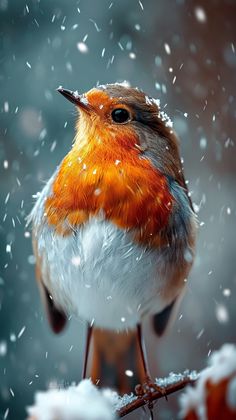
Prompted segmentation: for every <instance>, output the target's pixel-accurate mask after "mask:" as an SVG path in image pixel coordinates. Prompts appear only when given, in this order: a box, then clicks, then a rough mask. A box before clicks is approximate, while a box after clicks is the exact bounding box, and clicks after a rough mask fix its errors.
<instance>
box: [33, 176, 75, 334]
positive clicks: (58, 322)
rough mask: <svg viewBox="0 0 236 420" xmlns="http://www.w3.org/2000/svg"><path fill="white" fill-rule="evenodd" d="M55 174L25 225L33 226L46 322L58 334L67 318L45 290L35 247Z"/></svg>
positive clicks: (35, 250)
mask: <svg viewBox="0 0 236 420" xmlns="http://www.w3.org/2000/svg"><path fill="white" fill-rule="evenodd" d="M56 174H57V171H55V173H54V174H53V176H52V177H51V178H50V180H49V181H48V182H47V184H46V185H45V186H44V188H43V190H42V192H41V193H40V195H39V197H38V198H37V201H36V203H35V205H34V207H33V209H32V211H31V213H30V215H29V216H28V217H27V225H29V224H31V223H32V225H33V230H32V240H33V249H34V254H35V257H36V278H37V283H38V286H39V290H40V294H41V298H42V301H43V304H44V307H45V309H46V314H47V318H48V321H49V324H50V326H51V328H52V330H53V331H54V332H55V333H59V332H61V331H62V330H63V328H64V326H65V324H66V321H67V317H66V315H65V313H64V312H63V311H62V310H61V309H59V308H57V307H56V305H55V303H54V301H53V299H52V297H51V295H50V293H49V291H48V290H47V288H46V286H45V284H44V282H43V279H44V277H45V274H44V275H43V274H42V272H41V267H42V262H41V257H40V256H39V253H38V247H37V240H38V238H37V236H38V235H37V231H38V227H41V226H42V224H43V219H44V211H45V210H44V201H45V197H47V196H48V194H49V193H50V190H51V188H52V184H53V181H54V179H55V176H56Z"/></svg>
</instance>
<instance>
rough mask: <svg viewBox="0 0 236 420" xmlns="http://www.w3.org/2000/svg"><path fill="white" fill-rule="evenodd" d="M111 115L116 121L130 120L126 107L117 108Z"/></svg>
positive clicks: (124, 121)
mask: <svg viewBox="0 0 236 420" xmlns="http://www.w3.org/2000/svg"><path fill="white" fill-rule="evenodd" d="M111 117H112V119H113V121H114V122H115V123H118V124H124V123H126V122H127V121H129V120H130V114H129V112H128V111H127V110H126V109H124V108H116V109H114V110H113V111H112V113H111Z"/></svg>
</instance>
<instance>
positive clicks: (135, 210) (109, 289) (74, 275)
mask: <svg viewBox="0 0 236 420" xmlns="http://www.w3.org/2000/svg"><path fill="white" fill-rule="evenodd" d="M71 98H72V99H73V101H74V102H76V101H78V107H79V108H80V111H81V112H80V118H79V119H78V122H77V133H76V137H75V142H74V145H73V148H72V150H71V151H70V152H69V153H68V155H67V156H66V157H65V159H64V160H63V161H62V163H61V164H60V166H59V168H58V169H57V171H56V172H55V174H54V175H53V177H52V178H51V179H50V180H49V182H48V183H47V185H46V186H45V187H44V189H43V191H42V193H41V195H40V197H39V198H38V200H37V202H36V205H35V207H34V209H33V211H32V213H31V217H30V219H31V220H32V221H33V231H34V243H35V253H36V255H37V256H38V273H39V277H40V281H42V282H43V283H44V284H45V286H46V287H47V289H48V290H49V292H50V293H51V295H52V298H53V300H54V303H55V305H56V306H57V307H58V308H61V309H63V311H65V312H66V313H68V314H70V313H75V314H77V315H79V316H81V317H82V318H84V319H86V320H88V321H89V322H91V321H92V320H94V323H95V325H97V326H99V327H104V328H110V329H119V330H122V329H125V328H134V327H135V325H136V324H137V323H138V322H140V320H141V319H142V318H143V317H144V316H146V315H154V314H155V313H157V312H160V311H162V310H163V309H164V308H165V307H166V306H167V305H169V304H170V303H171V302H172V301H173V300H175V299H177V298H178V296H179V295H180V293H181V291H182V290H183V288H184V285H185V283H184V279H185V278H186V277H187V275H188V272H189V270H190V267H191V265H192V262H193V256H194V239H195V218H194V214H193V212H192V208H191V200H190V199H189V197H188V195H187V189H186V185H185V182H184V176H183V173H182V168H181V163H180V158H179V151H178V144H177V140H176V137H175V136H174V134H173V132H172V130H171V129H170V127H169V124H167V125H166V124H165V122H166V121H165V118H164V117H163V114H161V112H160V109H159V106H158V103H157V102H156V101H154V100H153V99H151V98H148V97H147V96H146V95H145V94H144V93H142V92H141V91H139V90H136V89H132V88H127V87H124V86H121V85H107V86H100V87H98V88H96V89H92V90H91V91H90V92H88V93H87V94H86V95H85V96H83V97H81V96H80V97H78V96H74V97H73V96H71ZM80 103H82V104H83V105H82V106H80ZM115 108H124V109H126V110H127V111H128V112H129V115H130V120H129V121H127V123H125V124H116V123H114V121H112V118H111V112H112V110H114V109H115Z"/></svg>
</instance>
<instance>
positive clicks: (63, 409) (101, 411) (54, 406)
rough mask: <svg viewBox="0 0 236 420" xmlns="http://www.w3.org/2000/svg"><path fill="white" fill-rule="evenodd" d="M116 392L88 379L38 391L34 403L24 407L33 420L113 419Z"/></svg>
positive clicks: (116, 400)
mask: <svg viewBox="0 0 236 420" xmlns="http://www.w3.org/2000/svg"><path fill="white" fill-rule="evenodd" d="M118 398H119V397H118V395H117V393H116V392H113V391H111V390H109V389H104V390H99V389H98V388H97V387H96V386H95V385H93V384H92V382H91V381H90V380H89V379H85V380H83V381H81V382H80V383H79V385H78V386H74V385H73V386H70V387H69V388H67V389H50V390H48V391H47V392H37V393H36V395H35V404H34V405H33V406H31V407H28V408H27V412H28V416H29V417H28V419H34V420H55V419H57V420H114V419H115V418H116V414H115V407H116V404H117V402H118Z"/></svg>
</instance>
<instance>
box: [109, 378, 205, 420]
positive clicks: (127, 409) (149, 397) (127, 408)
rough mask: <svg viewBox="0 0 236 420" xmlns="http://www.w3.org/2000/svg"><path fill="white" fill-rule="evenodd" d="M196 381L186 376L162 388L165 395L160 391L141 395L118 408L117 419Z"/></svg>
mask: <svg viewBox="0 0 236 420" xmlns="http://www.w3.org/2000/svg"><path fill="white" fill-rule="evenodd" d="M196 380H197V378H194V379H193V378H191V377H189V376H186V377H185V378H182V379H180V380H179V381H178V382H175V383H173V384H169V385H166V386H165V387H163V389H164V390H165V394H163V393H161V392H160V391H153V392H152V393H150V394H146V395H143V396H142V397H138V398H137V399H135V400H134V401H132V402H130V403H129V404H126V405H124V406H123V407H122V408H120V409H119V410H118V411H117V414H118V416H119V417H124V416H126V414H129V413H131V412H132V411H134V410H136V409H137V408H140V407H143V406H144V405H146V404H148V403H150V402H152V401H155V400H159V399H160V398H163V397H166V396H167V395H170V394H173V393H174V392H177V391H179V390H180V389H183V388H185V387H186V386H187V385H193V384H194V383H195V382H196Z"/></svg>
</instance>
